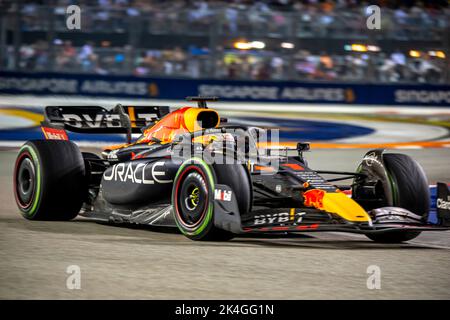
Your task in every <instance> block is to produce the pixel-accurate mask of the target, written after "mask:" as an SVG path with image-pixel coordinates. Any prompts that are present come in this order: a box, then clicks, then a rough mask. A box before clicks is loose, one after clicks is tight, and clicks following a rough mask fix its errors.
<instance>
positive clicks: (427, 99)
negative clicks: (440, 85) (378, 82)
mask: <svg viewBox="0 0 450 320" xmlns="http://www.w3.org/2000/svg"><path fill="white" fill-rule="evenodd" d="M395 102H398V103H411V104H414V103H426V104H450V90H395Z"/></svg>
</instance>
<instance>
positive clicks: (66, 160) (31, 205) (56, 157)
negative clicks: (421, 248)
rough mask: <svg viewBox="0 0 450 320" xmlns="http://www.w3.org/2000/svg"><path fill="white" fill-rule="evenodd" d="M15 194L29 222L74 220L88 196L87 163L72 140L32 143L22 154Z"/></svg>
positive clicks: (15, 183)
mask: <svg viewBox="0 0 450 320" xmlns="http://www.w3.org/2000/svg"><path fill="white" fill-rule="evenodd" d="M14 195H15V199H16V203H17V205H18V207H19V210H20V211H21V213H22V215H23V216H24V217H25V218H26V219H29V220H70V219H73V218H75V217H76V216H77V214H78V212H79V211H80V208H81V205H82V203H83V200H84V198H85V195H86V183H85V167H84V160H83V157H82V156H81V152H80V150H79V149H78V147H77V146H76V145H75V144H74V143H73V142H70V141H62V140H32V141H28V142H27V143H25V144H24V145H23V146H22V148H21V149H20V151H19V154H18V156H17V159H16V163H15V168H14Z"/></svg>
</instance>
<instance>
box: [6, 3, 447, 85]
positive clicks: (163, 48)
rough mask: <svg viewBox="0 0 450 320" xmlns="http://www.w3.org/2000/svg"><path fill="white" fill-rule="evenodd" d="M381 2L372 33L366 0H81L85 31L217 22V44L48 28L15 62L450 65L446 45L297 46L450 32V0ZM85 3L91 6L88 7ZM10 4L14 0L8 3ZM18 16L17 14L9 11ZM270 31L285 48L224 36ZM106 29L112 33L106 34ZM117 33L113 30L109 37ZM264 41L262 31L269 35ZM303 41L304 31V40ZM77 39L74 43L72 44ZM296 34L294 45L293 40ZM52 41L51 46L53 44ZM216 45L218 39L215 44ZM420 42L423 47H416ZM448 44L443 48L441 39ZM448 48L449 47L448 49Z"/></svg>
mask: <svg viewBox="0 0 450 320" xmlns="http://www.w3.org/2000/svg"><path fill="white" fill-rule="evenodd" d="M55 2H56V4H55V5H53V6H52V8H51V10H52V12H53V14H55V15H56V16H58V17H60V18H61V19H59V20H58V19H57V21H55V25H56V29H57V31H58V30H59V29H58V28H60V30H65V31H67V29H66V27H65V20H64V19H65V17H66V14H65V8H66V7H67V6H68V5H70V4H72V2H73V1H70V0H56V1H55ZM46 4H47V2H46V1H33V2H24V4H23V6H22V8H21V15H22V22H21V24H20V26H21V28H22V31H24V32H27V31H42V30H48V28H49V25H48V21H49V19H42V17H43V15H44V16H45V14H47V13H48V12H47V11H46V10H48V7H46V6H45V5H46ZM370 4H377V5H379V6H381V7H382V10H383V11H382V12H383V13H382V21H381V27H382V29H381V31H380V32H379V33H377V35H376V37H381V38H375V39H368V38H367V28H366V27H365V23H366V18H367V14H368V13H367V12H366V8H367V6H368V5H369V3H368V2H366V1H359V0H297V1H294V0H266V1H264V0H259V1H258V0H253V1H251V0H229V1H220V0H212V1H204V0H195V1H190V0H173V1H163V0H80V1H77V5H79V6H80V7H82V8H83V10H84V11H83V13H82V14H83V19H82V28H83V32H89V33H92V32H93V33H95V32H100V31H101V32H102V33H109V34H111V35H112V37H115V34H120V33H124V32H125V33H130V32H135V31H136V30H137V29H140V32H145V33H148V34H151V35H158V34H168V35H172V36H173V35H179V36H180V37H182V36H183V35H184V34H186V35H187V34H190V35H192V33H194V34H204V35H205V36H206V37H210V36H211V35H210V31H211V26H212V24H215V26H217V30H215V32H216V33H215V36H216V37H217V39H215V40H216V42H218V43H217V44H216V47H215V48H216V49H215V51H214V52H211V49H212V48H211V47H209V46H208V47H202V46H200V45H198V44H197V45H195V44H193V43H187V44H186V42H184V43H183V44H180V45H174V46H172V45H164V44H163V43H152V44H151V46H150V47H151V48H149V47H148V45H147V44H146V45H145V46H141V45H140V44H139V43H138V44H137V45H131V44H126V45H120V46H119V45H117V44H114V42H113V41H109V40H102V41H98V40H89V41H81V42H80V40H79V39H78V41H74V40H68V39H71V38H70V37H61V38H62V39H54V40H53V42H52V43H49V42H48V41H47V40H46V38H45V37H43V39H41V40H36V41H34V42H31V43H23V44H21V46H20V50H19V56H20V64H19V67H20V69H22V70H28V71H58V72H84V73H96V74H121V75H127V74H133V75H136V76H168V77H170V76H176V77H189V78H202V77H208V78H224V79H250V80H287V79H289V80H318V81H333V80H336V81H359V80H367V79H369V78H370V79H372V80H373V81H379V82H421V83H429V82H432V83H435V82H442V81H443V79H444V78H445V75H446V73H448V68H449V66H448V59H445V50H444V51H441V52H442V54H441V55H440V56H437V55H435V54H434V55H433V54H430V53H429V50H425V49H423V50H421V52H416V54H414V55H411V54H410V53H409V50H406V49H402V50H401V49H398V48H396V47H395V44H392V45H391V46H390V47H388V48H386V47H385V48H383V47H382V48H381V50H377V51H376V52H354V51H350V52H345V51H344V50H343V49H342V48H336V49H333V50H330V51H326V50H322V49H320V50H319V49H318V50H312V49H311V48H309V49H308V50H307V49H306V48H302V47H301V43H302V42H301V41H300V42H296V39H310V38H324V39H325V41H326V38H333V39H336V38H338V39H344V40H345V39H347V38H351V39H362V40H363V41H362V42H364V41H368V40H370V41H373V40H375V41H377V40H386V39H388V40H393V41H394V43H395V41H405V40H406V41H412V42H414V41H416V42H417V41H437V42H439V43H444V41H443V39H444V37H448V23H449V21H450V7H449V5H448V2H447V1H446V0H435V1H415V0H406V1H395V0H379V1H371V2H370ZM86 8H87V9H86ZM9 10H11V11H12V12H13V11H14V10H15V6H14V4H13V5H12V6H10V7H9ZM11 16H12V15H11ZM252 36H253V37H254V38H255V37H256V36H257V37H259V39H264V37H267V38H272V39H278V40H279V41H285V39H288V40H289V41H290V42H291V45H292V46H291V47H289V49H280V46H279V45H278V47H276V48H275V47H274V46H270V45H267V46H266V47H265V48H263V49H261V50H238V49H236V48H233V46H232V45H230V43H228V44H226V43H224V42H221V41H222V40H221V39H226V38H234V39H237V38H240V37H252ZM106 38H107V39H109V38H108V37H106ZM110 38H111V37H110ZM264 41H265V40H264ZM303 41H305V40H303ZM75 42H77V43H76V44H74V43H75ZM294 44H295V45H294ZM50 47H51V50H50ZM217 48H218V49H217ZM411 49H415V50H416V49H419V50H420V49H421V48H411ZM436 50H442V48H441V49H440V48H436ZM7 51H8V54H7V55H6V61H4V62H2V63H1V64H0V65H1V66H3V67H5V68H6V69H10V70H11V69H13V68H14V58H15V54H14V47H13V46H12V45H10V46H8V47H7ZM447 54H448V53H447Z"/></svg>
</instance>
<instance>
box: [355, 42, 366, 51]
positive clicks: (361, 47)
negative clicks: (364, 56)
mask: <svg viewBox="0 0 450 320" xmlns="http://www.w3.org/2000/svg"><path fill="white" fill-rule="evenodd" d="M352 51H357V52H366V51H367V46H366V45H364V44H356V43H354V44H352Z"/></svg>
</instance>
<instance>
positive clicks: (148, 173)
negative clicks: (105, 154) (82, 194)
mask: <svg viewBox="0 0 450 320" xmlns="http://www.w3.org/2000/svg"><path fill="white" fill-rule="evenodd" d="M165 175H166V172H165V171H164V162H162V161H158V162H155V163H142V162H141V163H138V164H134V163H132V162H128V163H118V164H115V165H114V166H113V167H112V170H111V171H109V172H108V171H107V172H105V173H104V174H103V179H105V180H106V181H120V182H131V183H137V184H155V183H171V182H172V181H173V180H168V179H163V178H164V177H165Z"/></svg>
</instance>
